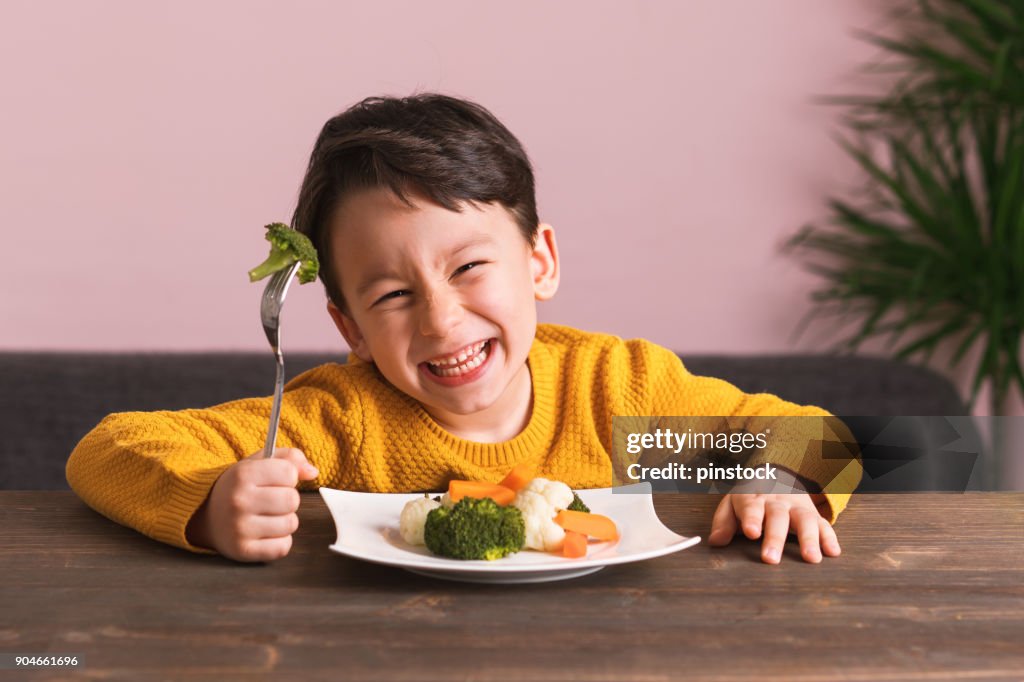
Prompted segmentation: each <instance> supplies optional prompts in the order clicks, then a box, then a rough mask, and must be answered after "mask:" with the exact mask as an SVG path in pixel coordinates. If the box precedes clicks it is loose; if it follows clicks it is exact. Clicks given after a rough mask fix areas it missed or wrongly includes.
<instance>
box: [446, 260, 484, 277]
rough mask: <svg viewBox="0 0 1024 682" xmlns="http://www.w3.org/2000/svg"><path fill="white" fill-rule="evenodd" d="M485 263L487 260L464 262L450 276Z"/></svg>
mask: <svg viewBox="0 0 1024 682" xmlns="http://www.w3.org/2000/svg"><path fill="white" fill-rule="evenodd" d="M485 263H487V261H485V260H476V261H473V262H472V263H466V264H465V265H463V266H462V267H461V268H459V269H458V270H456V271H455V273H454V274H453V275H452V277H454V276H455V275H459V274H461V273H463V272H467V271H469V270H472V269H473V268H474V267H476V266H477V265H484V264H485Z"/></svg>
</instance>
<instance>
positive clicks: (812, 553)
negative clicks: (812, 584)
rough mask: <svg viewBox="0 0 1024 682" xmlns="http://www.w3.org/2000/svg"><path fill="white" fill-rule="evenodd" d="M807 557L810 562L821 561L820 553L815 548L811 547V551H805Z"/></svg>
mask: <svg viewBox="0 0 1024 682" xmlns="http://www.w3.org/2000/svg"><path fill="white" fill-rule="evenodd" d="M807 557H808V558H809V559H810V560H811V561H821V552H819V551H818V549H817V548H816V547H812V548H811V549H809V550H807Z"/></svg>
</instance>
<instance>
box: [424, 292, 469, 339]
mask: <svg viewBox="0 0 1024 682" xmlns="http://www.w3.org/2000/svg"><path fill="white" fill-rule="evenodd" d="M457 298H458V297H456V296H451V295H445V294H434V295H432V296H429V297H427V298H426V303H425V304H424V309H423V313H422V314H421V316H420V333H421V334H423V335H424V336H447V335H448V332H450V331H451V330H452V329H453V328H454V327H456V326H457V325H458V324H459V322H461V321H462V306H461V305H460V304H459V302H458V300H457Z"/></svg>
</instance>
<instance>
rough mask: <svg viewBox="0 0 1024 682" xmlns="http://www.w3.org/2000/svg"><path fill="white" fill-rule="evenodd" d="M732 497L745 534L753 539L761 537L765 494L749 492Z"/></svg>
mask: <svg viewBox="0 0 1024 682" xmlns="http://www.w3.org/2000/svg"><path fill="white" fill-rule="evenodd" d="M732 497H733V500H732V504H733V507H734V508H735V509H736V516H738V517H739V519H740V525H741V526H742V528H743V534H744V535H746V536H747V537H748V538H750V539H751V540H756V539H758V538H759V537H761V526H762V524H763V523H764V499H765V498H764V495H755V494H752V493H747V494H742V495H733V496H732Z"/></svg>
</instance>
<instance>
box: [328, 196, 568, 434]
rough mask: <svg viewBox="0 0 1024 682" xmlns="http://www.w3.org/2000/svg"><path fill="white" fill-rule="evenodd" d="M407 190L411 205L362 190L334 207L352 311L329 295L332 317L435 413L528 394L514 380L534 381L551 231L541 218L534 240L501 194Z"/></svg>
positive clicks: (449, 414)
mask: <svg viewBox="0 0 1024 682" xmlns="http://www.w3.org/2000/svg"><path fill="white" fill-rule="evenodd" d="M410 198H411V199H412V201H413V203H414V204H415V205H416V208H415V209H410V208H409V207H408V206H406V205H404V204H403V203H401V202H400V201H399V199H398V198H397V197H395V196H394V195H393V194H391V193H390V192H388V191H386V190H384V189H373V190H365V191H361V192H359V193H357V194H353V195H351V196H349V197H346V199H345V201H344V202H343V204H342V206H341V207H340V208H339V209H338V211H337V212H336V214H335V216H334V219H333V222H332V225H331V232H330V234H331V237H330V238H331V240H332V241H331V246H332V250H333V253H334V259H335V262H334V266H335V271H336V272H338V273H339V277H340V287H341V291H342V294H343V295H344V297H345V302H346V304H347V306H348V311H347V312H348V314H345V313H342V312H341V311H340V310H339V309H338V308H336V307H335V306H334V305H332V304H330V303H329V304H328V310H329V311H330V313H331V317H332V318H333V319H334V321H335V324H336V325H337V327H338V329H339V331H340V332H341V333H342V335H343V336H344V337H345V340H346V341H347V342H348V344H349V345H350V346H351V347H352V350H353V352H355V353H356V355H358V356H359V357H360V358H362V359H363V360H366V361H367V362H374V363H375V364H376V366H377V368H378V369H379V370H380V372H381V374H383V375H384V377H385V378H386V379H387V380H388V381H389V382H391V384H392V385H394V386H395V387H396V388H398V389H399V390H401V391H402V392H404V393H406V394H408V395H410V396H412V397H413V398H415V399H416V400H418V401H419V402H420V403H422V404H423V405H424V407H425V408H426V409H427V411H428V412H429V413H430V414H431V415H433V416H434V417H435V418H436V419H438V421H440V422H441V423H442V424H444V425H449V426H452V425H471V424H472V423H473V422H472V419H471V418H470V419H469V420H467V419H466V417H467V416H472V415H478V416H480V415H481V413H488V412H490V413H492V416H495V415H497V414H501V413H504V411H507V410H512V409H515V407H516V406H513V405H511V404H509V401H510V400H513V399H515V400H520V399H521V398H522V397H523V396H524V395H525V397H526V398H527V400H528V399H529V395H530V393H529V391H528V390H527V391H526V392H525V393H523V391H521V390H520V389H521V388H522V387H523V386H524V384H523V382H524V381H525V382H526V383H525V387H527V388H528V387H529V385H530V377H529V369H528V368H527V366H526V358H527V355H528V353H529V351H530V347H531V345H532V344H533V339H534V334H535V332H536V326H537V308H536V302H535V301H537V300H545V299H547V298H550V297H551V296H553V295H554V293H555V290H556V289H557V287H558V253H557V248H556V246H555V239H554V230H553V229H552V228H551V226H550V225H545V224H542V225H541V226H540V228H539V233H538V235H537V246H536V247H535V248H531V247H530V246H529V244H528V243H527V241H526V240H525V239H524V237H523V236H522V234H521V233H520V231H519V229H518V227H517V225H516V223H515V221H514V219H513V218H512V215H511V214H510V213H508V211H506V210H505V208H504V207H502V206H500V205H497V204H488V205H481V209H482V210H481V209H477V208H473V207H472V206H471V205H469V204H467V205H465V208H464V210H463V211H462V212H461V213H457V212H454V211H448V210H446V209H444V208H443V207H441V206H439V205H437V204H434V203H433V202H431V201H429V200H428V199H426V198H424V197H422V196H421V195H412V196H411V197H410ZM481 344H485V345H484V346H483V347H482V348H480V345H481ZM460 354H464V355H465V357H464V358H463V359H462V360H459V359H458V358H459V355H460ZM452 359H454V360H455V361H456V362H458V363H460V364H458V365H451V364H448V362H447V361H450V360H452ZM435 361H441V362H443V363H444V365H443V366H442V367H440V368H438V367H437V366H436V365H435V364H433V363H434V362H435ZM513 394H515V395H516V396H519V397H518V398H513ZM519 407H521V406H519ZM492 423H493V420H492Z"/></svg>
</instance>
